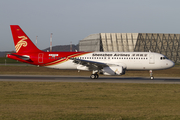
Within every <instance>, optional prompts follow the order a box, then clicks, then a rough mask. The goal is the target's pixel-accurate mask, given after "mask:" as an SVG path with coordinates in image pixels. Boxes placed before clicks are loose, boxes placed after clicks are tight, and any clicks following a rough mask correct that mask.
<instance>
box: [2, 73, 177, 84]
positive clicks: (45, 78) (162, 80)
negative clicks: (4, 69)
mask: <svg viewBox="0 0 180 120" xmlns="http://www.w3.org/2000/svg"><path fill="white" fill-rule="evenodd" d="M0 81H14V82H16V81H21V82H22V81H24V82H95V83H152V84H153V83H154V84H180V78H179V77H173V78H172V77H171V78H170V77H155V79H154V80H150V78H149V77H121V76H100V78H99V79H90V78H89V77H87V76H52V75H51V76H49V75H0Z"/></svg>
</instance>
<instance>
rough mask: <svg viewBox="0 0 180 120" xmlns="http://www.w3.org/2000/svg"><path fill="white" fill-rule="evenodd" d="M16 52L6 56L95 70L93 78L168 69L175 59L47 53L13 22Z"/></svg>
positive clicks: (146, 54) (137, 54)
mask: <svg viewBox="0 0 180 120" xmlns="http://www.w3.org/2000/svg"><path fill="white" fill-rule="evenodd" d="M10 27H11V31H12V36H13V39H14V45H15V49H16V53H11V54H8V55H7V57H8V58H11V59H14V60H18V61H20V62H25V63H29V64H33V65H38V66H44V67H48V68H55V69H77V70H87V71H92V74H91V75H90V78H92V79H97V78H99V75H98V74H104V75H123V74H125V71H126V70H149V71H150V79H154V77H153V75H152V70H160V69H167V68H171V67H173V66H174V62H172V61H171V60H169V59H167V57H166V56H164V55H162V54H159V53H153V52H44V51H41V50H39V49H38V48H37V47H36V46H35V45H34V44H33V42H32V41H31V40H30V39H29V37H28V36H27V35H26V34H25V33H24V32H23V30H22V29H21V28H20V27H19V26H18V25H10Z"/></svg>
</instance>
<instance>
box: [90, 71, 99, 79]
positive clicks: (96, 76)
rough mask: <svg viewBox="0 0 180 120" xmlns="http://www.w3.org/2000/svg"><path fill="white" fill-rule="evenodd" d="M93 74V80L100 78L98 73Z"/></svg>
mask: <svg viewBox="0 0 180 120" xmlns="http://www.w3.org/2000/svg"><path fill="white" fill-rule="evenodd" d="M92 73H93V74H91V76H90V78H91V79H98V78H99V75H98V71H93V72H92Z"/></svg>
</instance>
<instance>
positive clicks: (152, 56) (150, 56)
mask: <svg viewBox="0 0 180 120" xmlns="http://www.w3.org/2000/svg"><path fill="white" fill-rule="evenodd" d="M154 63H155V57H154V54H149V64H154Z"/></svg>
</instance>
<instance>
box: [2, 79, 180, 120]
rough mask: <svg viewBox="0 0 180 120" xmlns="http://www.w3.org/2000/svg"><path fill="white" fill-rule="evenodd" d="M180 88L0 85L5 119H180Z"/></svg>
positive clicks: (157, 86)
mask: <svg viewBox="0 0 180 120" xmlns="http://www.w3.org/2000/svg"><path fill="white" fill-rule="evenodd" d="M179 87H180V85H178V84H122V83H119V84H117V83H56V82H54V83H53V82H52V83H50V82H0V90H1V93H0V118H1V119H2V120H29V119H31V120H42V119H43V120H94V119H96V120H136V119H137V120H155V119H156V120H158V119H159V120H162V119H163V120H170V119H171V120H172V119H180V114H179V111H180V102H179V100H180V90H179Z"/></svg>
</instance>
